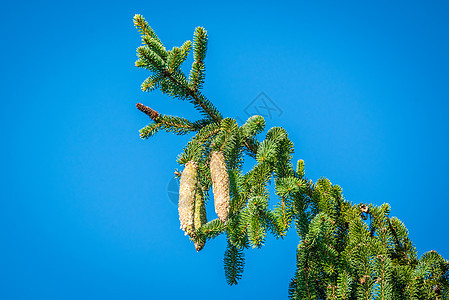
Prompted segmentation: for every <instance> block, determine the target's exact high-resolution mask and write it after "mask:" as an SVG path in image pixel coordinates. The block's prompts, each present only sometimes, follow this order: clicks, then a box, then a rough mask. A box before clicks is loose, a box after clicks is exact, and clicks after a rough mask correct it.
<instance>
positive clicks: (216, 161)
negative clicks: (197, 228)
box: [210, 151, 230, 223]
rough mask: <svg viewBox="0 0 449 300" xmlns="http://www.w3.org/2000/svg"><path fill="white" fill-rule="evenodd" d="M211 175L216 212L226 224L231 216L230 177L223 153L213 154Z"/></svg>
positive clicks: (216, 152)
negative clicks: (229, 215)
mask: <svg viewBox="0 0 449 300" xmlns="http://www.w3.org/2000/svg"><path fill="white" fill-rule="evenodd" d="M210 175H211V179H212V189H213V192H214V203H215V212H216V213H217V215H218V218H219V219H220V220H221V221H222V222H223V223H225V222H226V220H227V218H228V214H229V202H230V196H229V175H228V170H227V168H226V162H225V158H224V155H223V152H218V151H214V152H212V155H211V159H210Z"/></svg>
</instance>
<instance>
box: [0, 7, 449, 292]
mask: <svg viewBox="0 0 449 300" xmlns="http://www.w3.org/2000/svg"><path fill="white" fill-rule="evenodd" d="M448 12H449V5H448V4H447V2H445V1H394V3H392V1H376V3H366V2H360V1H343V2H342V1H339V2H338V3H337V2H335V1H315V2H313V3H312V2H311V1H308V2H305V1H296V2H293V1H292V2H286V1H277V2H276V3H271V2H260V1H258V2H242V1H238V2H237V1H235V2H234V1H228V2H226V3H224V2H223V3H222V4H217V3H212V2H198V1H197V2H186V1H182V2H181V1H179V2H177V1H172V2H170V3H166V2H163V1H159V2H157V3H153V2H150V1H126V2H119V1H108V2H101V1H78V2H63V1H40V2H37V1H36V2H30V1H24V2H12V1H10V2H8V3H6V2H5V3H2V4H1V9H0V30H1V37H2V42H1V48H0V52H1V60H0V64H1V65H0V70H1V73H0V76H1V77H0V79H1V80H0V87H1V90H2V97H1V102H2V117H1V118H0V122H1V128H2V131H1V134H2V141H3V147H2V149H1V151H2V156H1V157H2V163H1V166H2V167H1V169H2V172H1V185H2V188H1V193H2V195H1V198H0V199H1V202H2V209H1V210H0V228H2V229H1V231H0V233H1V236H0V237H1V240H2V242H1V247H0V270H1V271H0V298H1V299H176V298H180V297H182V298H183V299H197V298H198V296H200V297H204V298H212V297H213V298H214V299H228V298H230V297H233V299H245V298H248V297H254V298H256V297H259V298H261V299H286V296H287V287H288V281H289V279H290V278H291V276H292V275H293V272H294V268H295V266H294V264H295V248H296V245H297V242H298V239H297V237H296V235H295V234H294V232H291V234H290V235H289V236H288V237H287V238H286V239H284V240H274V239H272V238H270V239H268V241H267V243H266V246H265V247H264V248H262V249H261V250H249V251H246V258H247V261H246V267H245V273H244V276H243V279H242V280H241V281H240V283H239V285H238V286H232V287H229V286H227V285H226V283H225V279H224V273H223V265H222V259H223V252H224V249H225V240H224V239H223V237H220V238H217V239H216V240H214V241H212V242H209V243H208V244H206V247H205V248H204V250H203V251H202V252H200V253H196V251H194V248H193V245H192V244H190V243H189V242H188V240H187V239H186V238H185V237H184V235H183V233H182V231H181V230H179V223H178V218H177V207H176V205H175V204H173V202H172V201H171V200H170V197H169V193H168V190H169V189H170V188H169V186H170V182H171V180H172V177H173V171H174V169H175V168H177V167H178V166H177V164H176V157H177V155H178V154H179V153H180V152H181V149H182V147H183V146H184V145H185V143H186V142H187V141H188V139H189V137H178V136H174V135H171V134H164V133H161V134H159V135H158V136H157V137H155V138H153V139H151V140H149V141H142V140H140V139H139V136H138V130H139V129H140V128H141V127H143V126H145V125H146V124H147V123H148V118H147V117H146V116H145V115H143V114H142V113H140V112H139V111H137V109H136V108H135V103H137V102H142V103H144V104H146V105H149V106H151V107H153V108H155V109H156V110H158V111H160V112H162V113H164V114H172V115H182V116H185V117H188V118H191V119H197V118H198V117H199V115H198V113H197V112H196V111H195V110H194V109H193V108H192V107H190V105H188V104H187V103H181V102H179V101H175V100H173V99H170V98H168V97H166V96H163V95H161V94H160V93H159V92H154V93H150V94H147V93H143V92H142V91H141V90H140V88H139V87H140V83H141V82H142V81H143V80H144V79H145V78H146V77H147V76H148V75H149V74H148V73H147V72H145V71H144V70H140V69H137V68H136V67H134V61H135V49H136V47H137V46H138V45H139V43H140V39H139V36H138V34H137V31H136V30H135V28H134V27H133V24H132V17H133V16H134V14H136V13H140V14H142V15H144V16H145V17H146V18H147V20H149V22H150V23H151V25H152V26H153V28H154V29H155V30H156V32H157V33H158V35H159V37H160V38H161V39H162V40H163V41H164V43H165V45H166V46H167V48H171V47H173V46H179V45H181V44H182V43H183V42H184V41H185V40H187V39H191V38H192V34H193V30H194V28H195V27H196V26H204V27H205V28H206V29H207V30H208V33H209V52H208V55H207V58H206V65H207V76H206V85H205V93H206V94H207V95H208V97H209V98H210V99H211V100H212V101H213V102H214V103H215V104H216V106H217V107H218V108H219V109H220V110H221V112H222V113H223V114H224V115H225V116H228V117H236V118H237V117H238V118H240V119H243V120H244V119H246V118H247V115H246V112H245V108H246V107H247V106H248V105H250V104H251V103H252V101H253V100H254V99H255V98H256V97H257V96H258V95H259V94H260V92H264V93H265V94H266V95H267V96H268V97H269V98H270V99H271V100H272V101H273V103H275V104H276V105H277V106H278V107H279V109H280V110H281V111H282V114H280V115H279V114H276V115H273V116H272V117H271V118H269V117H268V118H267V125H268V126H282V127H284V128H286V129H287V131H288V132H289V134H290V138H291V139H292V141H293V142H294V143H295V156H294V158H295V160H296V159H299V158H302V159H304V160H305V162H306V172H307V175H308V177H309V178H312V179H313V180H316V179H318V178H320V177H322V176H326V177H328V178H329V179H330V180H331V181H332V182H333V183H335V184H339V185H340V186H342V187H343V191H344V195H345V197H346V198H347V199H348V200H350V201H353V202H357V203H358V202H365V203H374V204H378V205H380V204H382V203H384V202H388V203H390V204H391V206H392V215H393V216H397V217H399V218H400V219H401V220H402V221H404V222H405V224H406V226H407V227H408V229H409V230H410V236H411V238H412V240H413V241H414V242H415V244H416V246H417V249H418V251H419V253H420V254H422V253H423V252H425V251H428V250H431V249H434V250H436V251H438V252H439V253H441V254H442V255H443V256H444V257H445V258H446V259H447V258H449V242H448V240H449V239H448V237H449V235H448V229H449V225H448V222H447V220H446V217H447V203H448V202H447V200H448V193H447V187H448V184H447V182H448V180H449V175H448V172H447V170H448V169H449V159H448V155H447V153H449V144H448V139H447V137H448V134H447V132H448V129H449V121H448V118H447V115H448V112H449V107H448V100H449V84H448V79H449V74H448V69H449V56H448V55H447V54H448V53H449V43H448V41H449V34H448V28H449V18H448ZM248 163H249V164H251V163H252V162H251V161H248ZM209 211H210V214H213V211H212V210H211V208H210V207H209Z"/></svg>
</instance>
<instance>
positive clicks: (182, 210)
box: [178, 161, 198, 237]
mask: <svg viewBox="0 0 449 300" xmlns="http://www.w3.org/2000/svg"><path fill="white" fill-rule="evenodd" d="M197 168H198V166H197V164H196V163H195V162H194V161H189V162H188V163H186V165H185V168H184V171H183V172H182V174H181V180H180V183H179V204H178V212H179V221H180V222H181V229H182V230H184V232H185V233H186V234H187V235H189V236H190V237H193V235H194V233H195V228H194V212H195V195H196V190H197V184H198V173H197Z"/></svg>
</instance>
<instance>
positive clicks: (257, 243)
mask: <svg viewBox="0 0 449 300" xmlns="http://www.w3.org/2000/svg"><path fill="white" fill-rule="evenodd" d="M134 23H135V25H136V27H137V28H138V29H139V32H140V34H141V35H142V42H143V44H142V46H140V47H139V48H137V56H138V60H137V61H136V66H137V67H140V68H145V69H148V70H150V71H151V72H152V75H151V76H149V77H148V78H147V79H146V80H145V81H144V82H143V83H142V90H144V91H152V90H155V89H160V90H161V91H162V92H163V93H165V94H167V95H169V96H172V97H174V98H178V99H180V100H187V101H189V102H190V103H191V104H193V105H194V107H195V108H196V109H197V110H199V111H200V113H201V114H202V115H203V116H204V118H203V119H200V120H198V121H195V122H191V121H189V120H187V119H185V118H181V117H176V116H169V115H163V114H160V113H159V112H157V111H155V110H153V109H151V108H150V107H147V106H145V105H143V104H141V103H138V104H137V105H136V106H137V108H138V109H139V110H140V111H142V112H143V113H145V114H146V115H148V116H149V117H150V119H151V120H152V121H153V123H150V124H149V125H147V126H146V127H144V128H142V129H141V130H140V133H141V137H142V138H148V137H150V136H153V135H155V134H156V133H157V132H158V131H159V130H161V129H163V130H165V131H167V132H173V133H175V134H178V135H182V134H187V133H190V132H196V134H195V135H194V136H193V137H192V139H191V140H190V141H189V142H188V143H187V145H186V147H185V148H184V151H183V152H182V153H181V154H180V155H179V157H178V163H179V164H181V165H184V167H185V170H186V169H187V170H191V169H192V166H195V168H194V169H195V172H194V173H195V176H191V177H192V178H191V179H194V180H195V185H189V184H187V183H188V180H187V178H188V177H189V176H188V174H189V171H187V172H186V173H183V174H181V175H180V176H181V177H182V176H183V175H184V177H182V178H183V187H184V188H186V187H189V186H190V187H192V186H196V187H197V188H195V189H194V190H192V191H194V193H195V197H194V199H196V200H194V201H196V202H189V201H187V202H188V203H189V205H190V206H189V207H188V208H189V209H187V210H186V211H184V215H185V216H188V217H189V218H190V216H194V222H193V223H192V224H190V222H187V221H189V220H190V219H189V218H184V219H182V220H183V221H181V224H184V227H183V228H184V229H185V230H187V231H188V235H189V237H190V239H191V240H193V241H194V243H195V248H196V249H197V250H201V249H202V247H203V246H204V244H205V242H206V241H207V240H209V239H213V238H215V237H217V236H219V235H221V234H226V236H227V249H226V251H225V257H224V269H225V276H226V281H227V282H228V284H230V285H233V284H237V282H238V280H239V279H240V278H241V276H242V272H243V267H244V262H245V261H244V255H243V250H244V249H246V248H248V247H249V246H250V245H252V246H253V247H262V245H263V244H264V242H265V238H266V235H267V231H269V232H270V233H271V234H273V235H274V236H275V237H276V238H279V237H283V236H285V235H286V234H287V232H288V229H289V227H290V226H291V224H292V223H294V224H295V227H296V232H297V234H298V236H299V237H300V242H299V245H298V249H297V252H296V253H297V258H296V263H297V269H296V273H295V276H294V278H293V279H292V281H291V282H290V288H289V296H290V298H292V299H309V300H311V299H329V300H330V299H345V300H356V299H385V300H387V299H390V300H391V299H398V300H399V299H400V300H409V299H410V300H411V299H431V298H432V299H442V298H441V297H443V299H446V298H447V297H448V296H449V262H447V261H445V260H444V259H443V258H442V257H441V256H440V255H439V254H437V253H436V252H434V251H430V252H428V253H425V254H424V255H423V256H422V257H421V258H419V259H418V257H417V250H416V247H415V246H414V245H413V244H412V242H411V241H410V239H409V237H408V231H407V229H406V227H405V225H404V224H403V223H402V222H401V221H400V220H398V219H397V218H394V217H393V218H390V217H389V213H390V207H389V206H388V205H387V204H384V205H382V206H375V205H371V204H370V205H366V204H364V205H362V206H359V205H355V204H353V203H351V202H348V201H347V200H345V199H344V197H343V195H342V189H341V188H340V187H339V186H338V185H333V184H332V183H331V182H330V181H329V180H328V179H326V178H320V179H319V180H317V181H316V182H315V183H314V182H313V181H312V180H309V179H307V177H306V175H305V171H304V161H302V160H299V161H297V164H296V169H294V168H293V164H292V159H293V153H294V147H293V143H292V142H291V141H290V139H289V138H288V134H287V132H286V131H285V129H283V128H281V127H273V128H271V129H270V130H269V131H268V132H267V134H266V136H265V139H264V140H263V141H261V142H260V143H259V141H258V139H257V138H256V136H257V135H258V134H259V133H261V132H262V131H263V130H264V128H265V120H264V119H263V118H262V117H261V116H252V117H250V118H249V119H248V120H247V121H246V122H245V124H243V125H242V126H240V127H239V126H238V125H237V122H236V120H234V119H231V118H225V119H224V118H223V117H222V115H221V114H220V112H219V111H218V110H217V109H216V108H215V106H214V105H213V104H212V103H211V102H210V101H209V100H208V99H207V98H206V97H205V96H204V95H203V94H202V93H201V91H200V90H201V89H202V86H203V83H204V78H205V65H204V59H205V55H206V52H207V43H208V37H207V31H206V30H205V29H204V28H202V27H198V28H196V29H195V32H194V38H193V43H191V42H190V41H186V42H185V43H184V44H183V45H182V46H181V47H174V48H173V49H172V50H170V51H167V50H166V49H165V47H164V46H163V44H162V42H161V41H160V39H159V38H158V37H157V35H156V34H155V32H154V31H153V29H152V28H151V27H150V26H149V25H148V23H147V22H146V21H145V19H144V18H143V17H142V16H140V15H136V16H135V18H134ZM192 49H193V59H194V61H193V64H192V68H191V71H190V74H189V77H188V78H187V77H186V75H185V74H184V73H183V72H182V71H181V64H182V63H183V62H184V61H185V60H186V57H187V55H188V53H189V52H190V51H191V50H192ZM217 151H218V152H217ZM244 154H247V155H249V156H251V157H253V158H255V159H256V164H255V166H254V167H253V168H252V169H250V170H249V171H248V172H246V173H243V171H242V170H243V162H244V158H245V156H244ZM218 156H219V157H220V159H218V160H217V158H216V157H218ZM212 157H215V159H212ZM191 171H192V170H191ZM190 173H192V172H190ZM186 174H187V175H186ZM192 174H193V173H192ZM218 175H219V176H218ZM218 177H219V178H218ZM217 178H218V179H220V180H218V179H217ZM212 181H213V182H212ZM272 182H274V188H275V192H276V195H277V196H278V197H279V200H278V202H277V203H276V205H275V207H274V209H269V208H268V207H269V198H270V193H269V189H268V187H269V184H271V183H272ZM198 187H200V188H198ZM211 187H213V188H212V190H213V193H214V202H215V200H217V199H220V200H219V201H218V202H220V205H221V204H222V208H221V209H220V210H219V213H218V212H217V215H218V216H219V219H215V220H212V221H210V222H208V223H206V222H207V219H206V215H205V206H204V203H205V202H204V201H206V200H207V199H208V197H209V190H210V189H211ZM183 191H184V194H183V199H184V200H189V199H191V195H190V194H189V193H186V192H185V191H186V190H183ZM188 191H191V190H190V189H189V190H188ZM192 193H193V192H192ZM192 199H193V198H192ZM206 202H207V201H206ZM192 203H193V204H194V205H193V206H192V205H191V204H192ZM192 207H193V208H192ZM184 209H185V208H184ZM192 209H193V210H192ZM181 210H182V209H181ZM192 213H193V214H192ZM367 216H369V220H367ZM180 220H181V218H180ZM192 226H193V227H192ZM444 297H446V298H444Z"/></svg>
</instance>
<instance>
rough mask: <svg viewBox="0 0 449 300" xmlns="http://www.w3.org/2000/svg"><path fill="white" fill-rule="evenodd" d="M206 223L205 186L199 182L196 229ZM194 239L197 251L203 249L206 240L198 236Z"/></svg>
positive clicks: (196, 202) (196, 200)
mask: <svg viewBox="0 0 449 300" xmlns="http://www.w3.org/2000/svg"><path fill="white" fill-rule="evenodd" d="M206 223H207V216H206V204H205V203H204V195H203V188H202V187H201V184H200V183H199V182H198V184H197V189H196V194H195V216H194V227H195V231H197V230H198V229H200V227H201V226H203V225H204V224H206ZM194 241H195V249H196V251H201V249H203V247H204V244H205V243H206V241H205V240H202V239H198V238H196V239H195V240H194Z"/></svg>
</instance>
